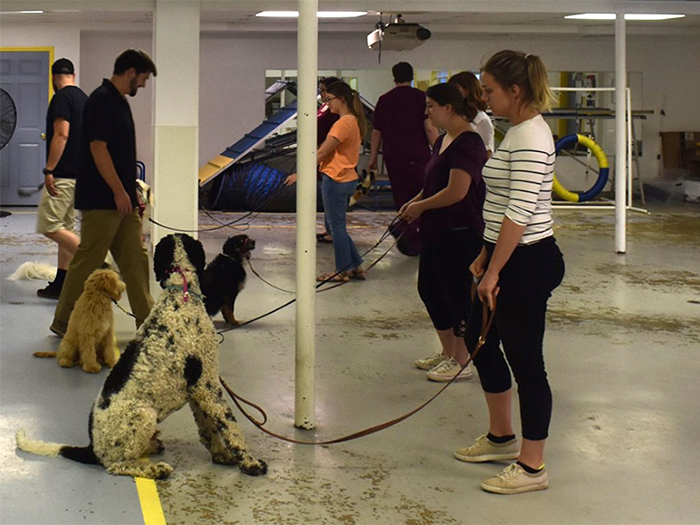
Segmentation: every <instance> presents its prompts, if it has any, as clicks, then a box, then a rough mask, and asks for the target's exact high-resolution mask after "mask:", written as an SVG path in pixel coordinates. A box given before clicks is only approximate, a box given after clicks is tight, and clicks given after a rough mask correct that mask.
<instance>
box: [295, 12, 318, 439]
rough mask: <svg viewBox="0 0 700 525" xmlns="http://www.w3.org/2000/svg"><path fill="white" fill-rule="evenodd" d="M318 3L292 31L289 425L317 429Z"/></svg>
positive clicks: (300, 18)
mask: <svg viewBox="0 0 700 525" xmlns="http://www.w3.org/2000/svg"><path fill="white" fill-rule="evenodd" d="M317 10H318V0H299V21H298V27H297V61H298V63H299V65H298V71H299V72H298V76H297V81H298V96H297V104H298V113H297V119H298V127H297V173H298V177H297V238H296V241H297V252H296V259H297V267H296V290H297V301H296V368H295V372H296V373H295V396H294V398H295V404H294V426H296V427H298V428H306V429H312V428H314V427H315V426H316V417H315V410H314V408H315V387H314V368H315V358H316V341H315V337H316V294H315V290H316V287H315V285H316V279H315V278H316V238H315V231H316V111H317V106H316V84H317V80H316V76H317V70H318V15H317Z"/></svg>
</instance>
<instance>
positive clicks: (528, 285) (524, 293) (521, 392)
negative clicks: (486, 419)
mask: <svg viewBox="0 0 700 525" xmlns="http://www.w3.org/2000/svg"><path fill="white" fill-rule="evenodd" d="M494 247H495V245H493V244H491V243H486V250H487V252H488V254H489V257H490V256H491V254H492V253H493V249H494ZM563 278H564V257H563V256H562V253H561V251H560V250H559V248H558V246H557V244H556V241H555V240H554V237H548V238H546V239H543V240H541V241H539V242H537V243H534V244H530V245H527V246H518V247H517V248H516V249H515V251H514V252H513V254H512V255H511V257H510V259H509V260H508V262H507V263H506V265H505V266H504V267H503V269H502V270H501V273H500V276H499V281H498V286H499V287H500V292H499V294H498V296H497V305H496V318H495V320H494V323H493V325H492V328H491V330H490V332H489V334H488V337H487V338H486V343H485V344H484V346H483V347H482V348H481V350H480V351H479V353H478V354H477V355H476V358H475V359H474V365H475V366H476V369H477V371H478V372H479V379H480V381H481V386H482V388H483V389H484V391H485V392H488V393H492V394H498V393H501V392H506V391H507V390H509V389H510V388H511V386H512V383H511V375H510V370H512V371H513V377H514V378H515V381H516V383H517V385H518V398H519V400H520V418H521V421H522V435H523V437H524V438H526V439H530V440H541V439H545V438H547V435H548V431H549V423H550V420H551V416H552V392H551V390H550V388H549V382H548V381H547V372H546V370H545V365H544V351H543V340H544V331H545V315H546V312H547V300H548V299H549V297H550V296H551V294H552V290H554V289H555V288H556V287H557V286H559V284H560V283H561V281H562V279H563ZM482 308H483V305H482V304H481V302H480V301H479V299H478V298H477V299H475V301H474V304H473V306H472V310H471V314H470V316H469V323H468V326H467V334H466V343H467V348H469V350H470V352H471V351H473V349H474V348H475V345H476V341H477V339H478V337H479V332H480V329H481V319H482ZM499 340H500V342H501V343H502V345H503V352H501V349H500V347H499ZM504 354H505V355H504ZM509 365H510V369H509Z"/></svg>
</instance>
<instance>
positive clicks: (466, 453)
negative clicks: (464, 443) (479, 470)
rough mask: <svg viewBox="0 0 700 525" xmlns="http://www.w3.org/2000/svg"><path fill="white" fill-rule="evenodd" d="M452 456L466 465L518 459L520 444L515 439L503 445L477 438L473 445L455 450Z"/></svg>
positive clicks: (480, 437) (481, 437)
mask: <svg viewBox="0 0 700 525" xmlns="http://www.w3.org/2000/svg"><path fill="white" fill-rule="evenodd" d="M454 456H455V458H457V459H458V460H460V461H466V462H468V463H483V462H485V461H505V460H510V459H518V456H520V443H518V440H517V439H516V438H513V439H511V440H510V441H506V442H505V443H494V442H493V441H491V440H490V439H489V438H487V437H486V436H485V435H484V436H479V437H478V438H477V439H476V442H475V443H474V444H473V445H471V446H469V447H464V448H458V449H457V450H455V451H454Z"/></svg>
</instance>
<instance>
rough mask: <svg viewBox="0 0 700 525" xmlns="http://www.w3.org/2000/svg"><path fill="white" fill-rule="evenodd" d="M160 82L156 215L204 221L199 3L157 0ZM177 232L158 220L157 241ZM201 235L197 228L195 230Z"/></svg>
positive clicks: (182, 222) (177, 222)
mask: <svg viewBox="0 0 700 525" xmlns="http://www.w3.org/2000/svg"><path fill="white" fill-rule="evenodd" d="M153 40H154V42H153V51H154V53H153V54H154V57H153V58H154V60H155V63H156V67H157V68H158V78H157V80H156V81H155V104H154V108H155V109H154V119H153V120H154V130H153V131H154V133H153V143H154V150H155V151H154V156H153V173H154V179H153V195H154V201H155V206H154V209H153V219H154V220H155V221H157V222H159V223H161V224H163V225H166V226H169V227H172V228H178V229H181V230H196V229H197V225H198V217H197V209H198V195H199V185H198V173H199V2H198V1H195V0H157V1H156V3H155V9H154V12H153ZM169 233H172V231H170V230H168V229H167V228H162V227H160V226H156V225H153V234H152V236H151V242H152V243H153V245H154V246H155V245H156V244H157V243H158V241H159V240H160V239H161V237H164V236H165V235H168V234H169ZM191 235H192V236H194V237H196V236H197V234H196V233H191Z"/></svg>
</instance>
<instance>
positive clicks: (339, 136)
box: [316, 81, 367, 282]
mask: <svg viewBox="0 0 700 525" xmlns="http://www.w3.org/2000/svg"><path fill="white" fill-rule="evenodd" d="M326 104H328V108H329V109H330V111H331V112H332V113H334V114H336V115H338V116H339V117H340V118H339V119H338V121H337V122H336V123H335V124H333V126H332V127H331V129H330V131H329V132H328V136H327V137H326V140H325V141H323V144H321V146H320V147H319V148H318V151H317V153H316V157H317V160H318V162H319V164H320V166H319V171H320V172H321V174H322V180H321V195H322V198H323V210H324V212H325V215H326V225H327V227H328V228H329V232H330V234H331V235H332V236H333V249H334V251H335V270H336V271H335V272H331V273H327V274H322V275H319V276H318V278H317V280H318V281H327V280H331V281H339V282H346V281H349V280H350V279H351V278H352V279H360V280H364V279H365V271H364V269H363V268H362V257H361V256H360V254H359V253H358V251H357V248H355V243H354V242H353V240H352V238H351V237H350V235H349V234H348V232H347V225H346V222H345V221H346V211H347V207H348V202H349V201H350V197H352V194H353V193H355V189H356V186H357V178H358V176H357V171H356V169H355V167H356V166H357V161H358V160H359V158H360V145H361V142H362V137H364V136H365V133H366V131H367V122H366V120H365V116H364V111H363V109H362V102H361V101H360V97H359V95H358V94H357V92H356V91H353V90H352V88H351V87H350V86H349V85H347V84H346V83H345V82H342V81H340V82H335V83H332V84H331V85H329V86H327V89H326ZM334 274H337V275H334Z"/></svg>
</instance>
